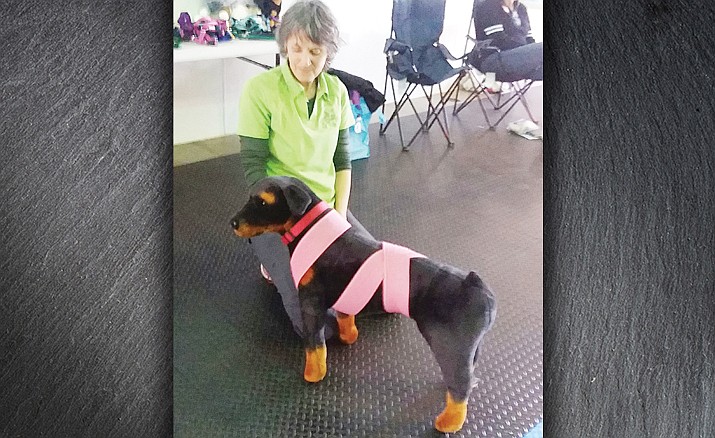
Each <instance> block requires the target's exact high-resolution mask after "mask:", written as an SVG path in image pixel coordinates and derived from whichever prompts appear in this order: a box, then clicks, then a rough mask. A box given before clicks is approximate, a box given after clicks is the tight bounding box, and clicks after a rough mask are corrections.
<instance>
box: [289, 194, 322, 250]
mask: <svg viewBox="0 0 715 438" xmlns="http://www.w3.org/2000/svg"><path fill="white" fill-rule="evenodd" d="M329 208H330V206H328V203H327V202H325V201H320V202H319V203H317V204H315V206H314V207H313V208H311V209H310V211H308V212H307V213H306V214H304V215H303V217H302V218H300V220H299V221H298V222H296V224H295V225H293V226H292V227H291V229H290V230H288V232H286V233H285V234H284V235H283V237H281V240H282V241H283V244H285V245H288V244H289V243H291V242H292V241H294V240H295V238H296V237H298V236H299V235H300V233H302V232H303V231H304V230H305V229H306V228H308V227H309V226H310V224H312V223H313V222H315V220H316V219H317V218H318V217H319V216H320V215H321V214H322V213H323V212H324V211H325V210H328V209H329ZM331 243H332V242H331Z"/></svg>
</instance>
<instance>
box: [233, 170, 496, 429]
mask: <svg viewBox="0 0 715 438" xmlns="http://www.w3.org/2000/svg"><path fill="white" fill-rule="evenodd" d="M320 203H321V200H320V199H319V198H318V197H317V196H316V195H315V194H314V193H313V192H312V191H311V190H310V189H309V188H308V186H306V185H305V184H304V183H303V182H301V181H299V180H298V179H295V178H290V177H267V178H265V179H263V180H261V181H259V182H258V183H257V184H256V185H255V186H254V187H253V189H252V190H251V194H250V199H249V200H248V202H247V203H246V205H245V206H244V207H243V208H242V209H241V210H240V211H239V212H238V214H236V216H235V217H234V218H233V219H232V220H231V226H232V227H233V229H234V232H235V234H236V235H237V236H239V237H243V238H250V237H253V236H256V235H259V234H262V233H265V232H275V233H280V234H282V235H284V236H287V235H290V236H291V239H289V240H291V241H290V243H288V248H289V251H290V253H291V255H293V253H294V251H295V249H296V245H297V244H298V243H299V242H300V240H301V239H302V238H303V237H304V236H305V235H306V233H307V232H308V231H309V230H310V228H311V225H310V224H309V225H307V227H306V228H305V229H304V230H302V232H301V231H299V232H298V233H297V234H296V235H292V234H291V233H290V231H291V228H293V227H294V226H295V225H296V224H297V223H299V221H300V220H301V218H303V216H304V215H306V213H307V212H309V211H311V209H313V207H315V206H317V205H318V204H320ZM327 212H330V209H328V210H327ZM303 222H305V220H304V221H303ZM302 227H303V226H302V225H301V226H300V227H297V226H296V227H295V228H302ZM294 231H295V229H294ZM287 233H288V234H287ZM385 245H387V244H385ZM382 247H383V242H378V241H376V240H374V239H373V238H371V237H370V236H366V235H364V233H360V232H358V231H356V230H355V229H353V228H350V229H348V230H347V231H345V232H344V233H343V234H342V235H340V236H339V237H338V238H337V240H335V241H334V242H333V243H332V244H331V245H330V246H329V247H328V248H327V249H326V250H325V252H324V253H323V254H322V255H321V256H320V257H318V258H317V260H316V261H315V262H314V263H313V264H312V265H311V266H310V268H308V269H307V271H306V272H305V275H303V276H302V278H301V279H300V280H299V284H298V294H299V300H300V306H301V314H302V317H303V324H304V331H305V340H304V341H305V351H306V361H305V369H304V378H305V380H307V381H309V382H318V381H320V380H322V379H323V378H324V377H325V374H326V372H327V364H326V357H327V350H326V347H325V339H324V338H323V337H322V334H321V333H322V330H321V328H322V327H323V326H324V325H325V317H326V314H327V311H328V309H329V308H330V307H332V306H333V305H334V304H336V301H338V299H339V297H340V295H341V293H342V291H343V290H344V289H345V288H346V286H347V285H348V283H350V281H351V280H352V278H353V277H354V276H355V274H356V272H357V271H358V269H359V267H360V265H361V263H362V262H364V261H365V260H366V259H368V257H370V256H371V255H372V254H374V253H375V252H376V251H379V250H380V249H381V248H382ZM296 275H297V274H296ZM409 279H410V283H409V316H410V317H411V318H412V319H414V320H415V322H416V323H417V327H418V328H419V330H420V332H421V333H422V335H423V336H424V338H425V340H426V341H427V343H428V344H429V346H430V348H431V349H432V352H433V353H434V355H435V358H436V359H437V362H438V363H439V366H440V369H441V370H442V375H443V378H444V381H445V383H446V386H447V396H446V398H447V402H446V407H445V408H444V410H443V411H442V413H440V414H439V416H438V417H437V419H436V420H435V428H436V429H437V430H439V431H441V432H455V431H457V430H459V429H461V427H462V425H463V424H464V420H465V419H466V415H467V398H468V397H469V393H470V391H471V388H472V379H473V370H474V366H475V363H476V360H477V356H478V353H479V348H480V346H481V343H482V339H483V338H484V335H485V334H486V333H487V331H488V330H489V329H490V328H491V327H492V325H493V324H494V318H495V316H496V302H495V300H494V295H493V294H492V292H491V290H490V289H489V288H488V287H487V285H486V284H484V282H483V281H482V280H481V279H480V278H479V276H478V275H477V274H475V273H474V272H465V271H462V270H460V269H457V268H454V267H452V266H449V265H445V264H441V263H437V262H435V261H432V260H430V259H428V258H424V257H416V258H412V259H410V260H409ZM382 295H383V288H382V285H380V286H379V287H378V289H377V291H376V293H375V294H374V295H373V296H372V298H371V299H370V302H369V303H368V304H367V308H375V307H382V305H383V303H382V298H383V297H382ZM338 328H339V332H340V333H339V337H340V339H341V341H342V342H344V343H347V344H351V343H353V342H355V340H357V336H358V331H357V328H356V327H355V317H354V315H348V314H343V313H340V312H338Z"/></svg>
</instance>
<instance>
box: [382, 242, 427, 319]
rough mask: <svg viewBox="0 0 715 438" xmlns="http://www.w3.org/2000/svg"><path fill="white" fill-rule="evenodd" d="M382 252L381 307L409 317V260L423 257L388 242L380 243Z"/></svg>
mask: <svg viewBox="0 0 715 438" xmlns="http://www.w3.org/2000/svg"><path fill="white" fill-rule="evenodd" d="M382 250H383V251H384V252H385V280H384V282H383V284H382V289H383V290H382V305H383V306H384V307H385V311H386V312H389V313H401V314H403V315H405V316H410V260H411V259H413V258H416V257H424V256H423V255H422V254H420V253H417V252H415V251H412V250H411V249H408V248H405V247H404V246H399V245H394V244H392V243H389V242H383V243H382Z"/></svg>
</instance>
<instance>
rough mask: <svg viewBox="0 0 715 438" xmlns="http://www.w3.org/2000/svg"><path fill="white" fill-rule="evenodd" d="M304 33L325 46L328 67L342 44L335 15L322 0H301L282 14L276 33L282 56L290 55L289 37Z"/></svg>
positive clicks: (326, 66)
mask: <svg viewBox="0 0 715 438" xmlns="http://www.w3.org/2000/svg"><path fill="white" fill-rule="evenodd" d="M301 33H304V34H305V35H306V36H307V37H308V38H310V40H311V41H313V42H314V43H316V44H319V45H321V46H325V47H326V48H327V51H328V58H327V60H326V62H325V68H326V69H327V68H328V66H329V65H330V62H331V61H332V60H333V59H334V58H335V55H336V54H337V53H338V47H339V46H340V34H339V32H338V24H337V20H336V19H335V16H334V15H333V13H332V12H331V11H330V8H328V7H327V6H326V5H325V4H324V3H323V2H321V1H320V0H301V1H299V2H297V3H295V4H294V5H293V6H291V7H290V8H288V10H286V11H285V13H283V15H282V16H281V23H280V25H279V26H278V29H277V33H276V42H277V43H278V48H279V49H280V52H281V56H283V57H284V58H285V57H287V56H288V39H289V38H290V37H291V36H293V35H298V34H301Z"/></svg>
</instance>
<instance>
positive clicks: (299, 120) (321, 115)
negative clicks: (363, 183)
mask: <svg viewBox="0 0 715 438" xmlns="http://www.w3.org/2000/svg"><path fill="white" fill-rule="evenodd" d="M238 118H239V119H238V135H240V136H245V137H252V138H259V139H268V149H269V156H268V160H267V162H266V174H267V175H269V176H273V175H288V176H294V177H296V178H299V179H300V180H302V181H303V182H305V183H306V184H307V185H308V187H310V188H311V189H312V190H313V191H314V192H315V194H316V195H318V197H320V198H321V199H323V200H325V201H326V202H328V203H330V204H331V205H332V204H333V203H334V201H335V166H334V164H333V156H334V155H335V148H336V146H337V144H338V132H339V131H340V130H342V129H347V128H349V127H350V126H352V125H353V124H354V123H355V121H354V119H353V114H352V110H351V108H350V101H349V97H348V91H347V89H346V88H345V85H343V83H342V82H340V79H338V78H337V77H336V76H333V75H329V74H326V73H321V74H320V76H318V88H317V91H316V95H315V105H314V107H313V112H312V114H311V115H310V117H309V116H308V105H307V100H306V98H305V93H304V91H303V86H302V85H300V83H299V82H298V81H297V80H296V79H295V78H294V77H293V75H292V74H291V72H290V68H289V67H288V64H287V63H285V64H282V65H280V66H278V67H276V68H273V69H271V70H268V71H267V72H265V73H262V74H260V75H258V76H254V77H253V78H251V79H249V80H248V82H247V83H246V85H245V86H244V88H243V91H242V93H241V98H240V107H239V115H238Z"/></svg>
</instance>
